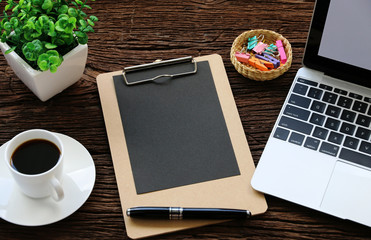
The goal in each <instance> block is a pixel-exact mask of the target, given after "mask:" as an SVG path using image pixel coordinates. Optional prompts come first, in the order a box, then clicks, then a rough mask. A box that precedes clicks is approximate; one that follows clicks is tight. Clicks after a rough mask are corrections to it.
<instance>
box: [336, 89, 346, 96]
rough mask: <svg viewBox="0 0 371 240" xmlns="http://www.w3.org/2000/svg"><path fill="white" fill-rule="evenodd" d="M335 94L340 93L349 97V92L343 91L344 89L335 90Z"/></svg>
mask: <svg viewBox="0 0 371 240" xmlns="http://www.w3.org/2000/svg"><path fill="white" fill-rule="evenodd" d="M334 92H336V93H340V94H341V95H347V94H348V92H347V91H345V90H343V89H339V88H335V90H334Z"/></svg>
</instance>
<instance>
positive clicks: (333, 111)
mask: <svg viewBox="0 0 371 240" xmlns="http://www.w3.org/2000/svg"><path fill="white" fill-rule="evenodd" d="M340 112H341V108H339V107H335V106H332V105H328V107H327V109H326V115H328V116H331V117H334V118H337V117H339V115H340Z"/></svg>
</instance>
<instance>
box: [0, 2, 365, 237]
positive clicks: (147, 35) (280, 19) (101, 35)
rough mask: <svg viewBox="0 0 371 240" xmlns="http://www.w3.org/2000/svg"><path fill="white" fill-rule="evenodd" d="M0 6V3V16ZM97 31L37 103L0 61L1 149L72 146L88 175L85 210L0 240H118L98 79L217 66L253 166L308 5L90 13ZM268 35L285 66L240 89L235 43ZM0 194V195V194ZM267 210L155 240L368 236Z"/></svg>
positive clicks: (5, 233) (297, 209) (103, 7)
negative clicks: (251, 34)
mask: <svg viewBox="0 0 371 240" xmlns="http://www.w3.org/2000/svg"><path fill="white" fill-rule="evenodd" d="M3 4H4V3H2V6H3ZM90 5H91V6H92V7H93V10H91V11H89V12H90V13H92V14H94V15H96V16H97V17H98V18H99V19H100V21H99V22H98V23H97V25H96V27H95V29H96V33H95V34H90V35H89V37H90V38H89V56H88V62H87V65H86V70H85V73H84V76H83V77H82V79H81V80H80V81H79V82H77V83H76V84H74V85H73V86H72V87H70V88H68V89H67V90H65V91H64V92H62V93H61V94H59V95H57V96H56V97H54V98H52V99H51V100H49V101H47V102H41V101H40V100H38V99H37V97H36V96H34V95H33V94H32V93H31V92H30V91H29V90H28V88H27V87H26V86H25V85H24V84H23V83H22V82H21V81H20V80H19V79H18V78H17V77H16V76H15V74H14V73H13V71H12V70H11V68H10V67H9V66H8V65H7V63H6V61H5V59H4V57H3V56H1V57H0V144H4V143H5V142H7V141H8V140H9V139H10V138H12V137H13V136H14V135H16V134H17V133H19V132H21V131H24V130H27V129H32V128H43V129H48V130H51V131H55V132H59V133H63V134H66V135H68V136H71V137H73V138H75V139H76V140H78V141H79V142H81V143H82V144H83V145H84V146H85V147H86V148H87V149H88V150H89V152H90V154H91V155H92V157H93V159H94V162H95V165H96V172H97V177H96V183H95V187H94V190H93V192H92V194H91V196H90V198H89V199H88V201H87V202H86V203H85V204H84V205H83V206H82V207H81V208H80V209H79V210H78V211H77V212H75V213H74V214H72V215H71V216H69V217H67V218H66V219H64V220H62V221H60V222H57V223H54V224H51V225H47V226H41V227H22V226H17V225H13V224H11V223H8V222H6V221H4V220H0V239H127V236H126V232H125V225H124V222H123V216H122V211H121V207H120V200H119V195H118V190H117V185H116V181H115V176H114V170H113V166H112V160H111V155H110V150H109V146H108V140H107V135H106V130H105V125H104V121H103V116H102V109H101V106H100V101H99V95H98V91H97V85H96V77H97V75H98V74H100V73H105V72H109V71H116V70H120V69H122V68H123V67H125V66H131V65H136V64H141V63H148V62H152V61H153V60H155V59H170V58H176V57H182V56H188V55H191V56H201V55H208V54H212V53H218V54H220V55H221V56H222V58H223V60H224V64H225V67H226V70H227V74H228V76H229V80H230V83H231V86H232V90H233V94H234V97H235V101H236V103H237V107H238V110H239V113H240V116H241V119H242V123H243V126H244V129H245V133H246V138H247V140H248V142H249V145H250V148H251V151H252V155H253V158H254V161H255V163H256V164H257V163H258V161H259V158H260V155H261V153H262V151H263V149H264V146H265V144H266V141H267V139H268V136H269V134H270V131H271V129H272V127H273V125H274V122H275V120H276V117H277V115H278V113H279V111H280V108H281V105H282V103H283V101H284V99H285V97H286V94H287V91H288V89H289V87H290V84H291V82H292V80H293V78H294V75H295V73H296V71H297V70H298V69H299V68H300V66H301V61H302V57H303V51H304V47H305V41H306V38H307V33H308V28H309V24H310V20H311V15H312V9H313V6H314V1H313V0H277V1H273V0H269V1H263V0H254V1H245V0H238V1H227V0H193V1H178V0H162V1H149V0H141V1H128V0H123V1H110V0H99V1H96V2H92V3H91V4H90ZM258 28H264V29H270V30H273V31H276V32H279V33H281V34H282V35H283V36H285V37H286V38H287V39H288V40H289V41H290V43H291V45H292V48H293V62H292V67H291V68H290V70H289V71H288V72H287V73H285V74H284V75H283V76H281V77H279V78H277V79H275V80H272V81H267V82H256V81H252V80H249V79H246V78H244V77H242V76H241V75H239V74H238V73H237V71H235V69H234V67H233V65H232V64H231V62H230V61H229V51H230V47H231V45H232V42H233V40H234V38H236V37H237V36H238V35H239V34H241V33H242V32H244V31H246V30H250V29H258ZM0 194H1V190H0ZM266 198H267V202H268V205H269V210H268V211H267V212H266V213H265V214H263V215H260V216H256V217H254V218H252V219H250V220H247V221H233V222H228V223H224V224H218V225H213V226H207V227H202V228H197V229H192V230H187V231H182V232H178V233H173V234H169V235H164V236H159V237H156V238H154V239H369V238H370V237H371V229H370V228H367V227H365V226H362V225H359V224H356V223H352V222H348V221H343V220H341V219H338V218H335V217H331V216H328V215H326V214H323V213H320V212H317V211H314V210H311V209H308V208H305V207H301V206H298V205H295V204H292V203H289V202H287V201H284V200H281V199H277V198H275V197H271V196H266Z"/></svg>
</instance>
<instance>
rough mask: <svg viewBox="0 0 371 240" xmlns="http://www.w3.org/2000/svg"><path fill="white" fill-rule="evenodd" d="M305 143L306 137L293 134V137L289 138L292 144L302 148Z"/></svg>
mask: <svg viewBox="0 0 371 240" xmlns="http://www.w3.org/2000/svg"><path fill="white" fill-rule="evenodd" d="M303 141H304V135H302V134H299V133H296V132H293V133H291V136H290V138H289V142H290V143H294V144H296V145H299V146H301V145H302V144H303Z"/></svg>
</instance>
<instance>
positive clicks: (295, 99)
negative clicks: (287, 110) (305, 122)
mask: <svg viewBox="0 0 371 240" xmlns="http://www.w3.org/2000/svg"><path fill="white" fill-rule="evenodd" d="M310 101H311V100H310V99H309V98H306V97H302V96H299V95H296V94H291V96H290V98H289V103H291V104H293V105H296V106H299V107H303V108H308V107H309V105H310Z"/></svg>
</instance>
